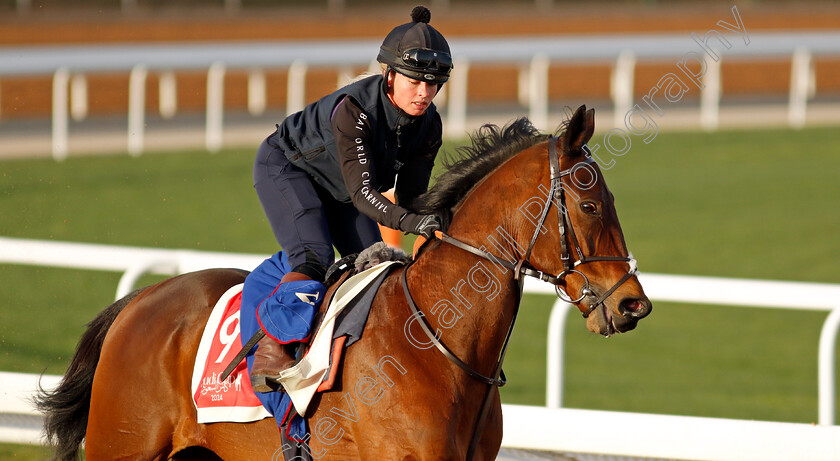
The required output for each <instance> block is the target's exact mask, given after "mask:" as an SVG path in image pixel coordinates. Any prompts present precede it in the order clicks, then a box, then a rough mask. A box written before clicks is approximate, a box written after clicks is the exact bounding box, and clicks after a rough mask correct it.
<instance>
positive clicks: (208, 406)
mask: <svg viewBox="0 0 840 461" xmlns="http://www.w3.org/2000/svg"><path fill="white" fill-rule="evenodd" d="M243 285H244V284H242V283H240V284H239V285H235V286H233V287H231V288H230V289H228V290H227V291H226V292H225V294H223V295H222V297H221V298H219V300H218V301H217V302H216V306H215V307H214V308H213V311H212V312H211V313H210V318H209V319H208V320H207V324H206V325H205V327H204V333H203V334H202V335H201V342H200V343H199V346H198V352H197V354H196V360H195V366H194V367H193V375H192V392H193V394H192V395H193V402H194V403H195V408H196V411H197V415H198V422H199V423H215V422H222V421H226V422H237V423H246V422H251V421H259V420H261V419H263V418H267V417H270V416H271V413H269V412H268V411H267V410H266V409H265V408H264V407H263V405H262V402H260V400H259V399H257V396H256V395H255V393H254V390H253V389H252V388H251V379H250V377H249V375H248V367H247V366H246V365H245V361H243V362H242V363H240V364H239V365H237V367H236V368H235V369H234V370H233V372H232V373H231V374H230V376H228V378H227V379H225V380H224V381H221V382H220V381H219V376H220V375H221V374H222V373H223V372H224V370H225V368H226V367H227V365H228V364H229V363H230V362H231V360H233V359H234V358H235V357H236V354H237V353H238V352H239V349H240V348H241V347H242V346H241V344H242V342H241V338H240V328H239V310H240V306H241V302H242V287H243Z"/></svg>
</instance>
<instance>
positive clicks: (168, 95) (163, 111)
mask: <svg viewBox="0 0 840 461" xmlns="http://www.w3.org/2000/svg"><path fill="white" fill-rule="evenodd" d="M158 110H159V111H160V116H161V117H163V118H164V119H166V120H169V119H171V118H172V117H174V116H175V113H176V112H177V111H178V82H177V80H176V79H175V72H173V71H171V70H167V71H163V72H161V73H160V74H159V75H158Z"/></svg>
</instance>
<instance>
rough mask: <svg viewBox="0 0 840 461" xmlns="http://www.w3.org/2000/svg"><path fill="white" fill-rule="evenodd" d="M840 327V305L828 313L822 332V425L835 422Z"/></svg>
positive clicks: (820, 394) (820, 377)
mask: <svg viewBox="0 0 840 461" xmlns="http://www.w3.org/2000/svg"><path fill="white" fill-rule="evenodd" d="M838 329H840V305H838V306H837V307H836V308H834V310H832V311H831V313H830V314H828V318H826V319H825V323H823V327H822V331H821V332H820V348H819V359H818V360H819V366H818V368H817V373H818V375H819V378H818V391H817V392H818V395H819V397H818V402H819V412H818V413H819V415H818V417H819V419H818V423H819V425H821V426H831V425H833V424H835V422H836V420H835V414H834V411H835V410H834V408H835V406H836V404H835V402H836V398H837V388H836V382H835V374H836V370H835V369H834V364H835V363H836V362H835V353H834V351H835V347H837V330H838Z"/></svg>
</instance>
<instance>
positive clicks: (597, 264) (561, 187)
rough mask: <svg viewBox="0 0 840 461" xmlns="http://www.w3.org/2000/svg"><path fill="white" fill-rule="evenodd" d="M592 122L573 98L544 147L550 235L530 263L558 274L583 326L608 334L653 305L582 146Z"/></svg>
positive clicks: (563, 294) (562, 290)
mask: <svg viewBox="0 0 840 461" xmlns="http://www.w3.org/2000/svg"><path fill="white" fill-rule="evenodd" d="M594 128H595V111H594V109H590V110H588V111H587V110H586V106H580V107H579V108H578V109H577V111H575V113H574V115H573V116H572V118H571V119H570V120H569V122H568V125H567V126H566V129H565V131H564V132H563V134H562V135H561V136H560V137H559V138H551V139H550V140H549V145H548V146H546V147H545V149H547V150H548V152H549V157H551V156H554V157H555V159H556V161H557V163H556V164H554V165H553V166H552V170H553V171H552V176H553V177H554V178H555V179H554V180H552V182H551V184H550V189H551V193H550V195H552V196H553V197H552V202H553V204H552V205H551V207H550V208H555V207H556V210H557V212H556V213H555V212H554V211H548V212H547V213H548V215H546V220H545V224H544V226H545V227H546V228H547V229H548V230H549V232H548V235H551V236H552V237H553V239H552V240H553V242H552V244H546V243H543V244H539V240H543V239H546V237H542V238H540V239H539V240H538V243H537V244H536V245H535V246H534V249H533V254H532V259H531V264H532V265H533V266H534V267H535V268H538V269H540V270H543V271H544V272H550V273H552V274H559V275H558V276H557V280H556V281H555V282H556V283H557V286H558V295H560V296H561V297H563V298H567V299H568V300H569V301H570V302H573V303H574V304H575V305H576V306H577V307H578V309H580V311H581V312H583V314H584V317H586V318H587V322H586V325H587V327H588V328H589V330H590V331H592V332H594V333H599V334H602V335H605V336H609V335H611V334H613V333H623V332H625V331H629V330H632V329H633V328H635V327H636V324H637V323H638V321H639V320H640V319H642V318H644V317H645V316H647V315H648V314H649V313H650V311H651V309H652V305H651V302H650V300H649V299H648V298H647V296H645V293H644V290H643V289H642V286H641V284H639V280H638V278H637V277H636V262H635V260H633V258H632V256H631V255H630V253H629V252H628V251H627V246H626V245H625V242H624V234H623V233H622V231H621V225H620V224H619V221H618V215H617V213H616V210H615V204H614V200H613V195H612V193H611V192H610V190H609V189H608V188H607V184H606V182H605V181H604V177H603V175H602V174H601V170H600V169H599V168H598V164H597V163H596V162H595V161H594V160H593V159H592V156H591V155H590V152H589V149H588V147H586V142H587V141H589V139H590V138H591V137H592V132H593V130H594ZM552 144H553V145H552ZM542 152H543V153H544V152H545V150H543V151H542ZM543 155H544V154H543ZM552 163H554V160H553V161H552ZM544 212H545V210H544ZM546 240H548V239H546Z"/></svg>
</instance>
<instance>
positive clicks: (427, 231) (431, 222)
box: [400, 213, 441, 238]
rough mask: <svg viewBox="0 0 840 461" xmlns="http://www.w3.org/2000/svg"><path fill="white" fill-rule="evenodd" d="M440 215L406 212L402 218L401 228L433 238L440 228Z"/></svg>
mask: <svg viewBox="0 0 840 461" xmlns="http://www.w3.org/2000/svg"><path fill="white" fill-rule="evenodd" d="M440 228H441V220H440V217H438V216H437V215H433V214H415V213H406V214H405V215H403V217H402V218H400V230H401V231H404V232H409V233H412V234H417V235H422V236H423V237H426V238H432V235H434V233H435V231H436V230H440Z"/></svg>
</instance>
